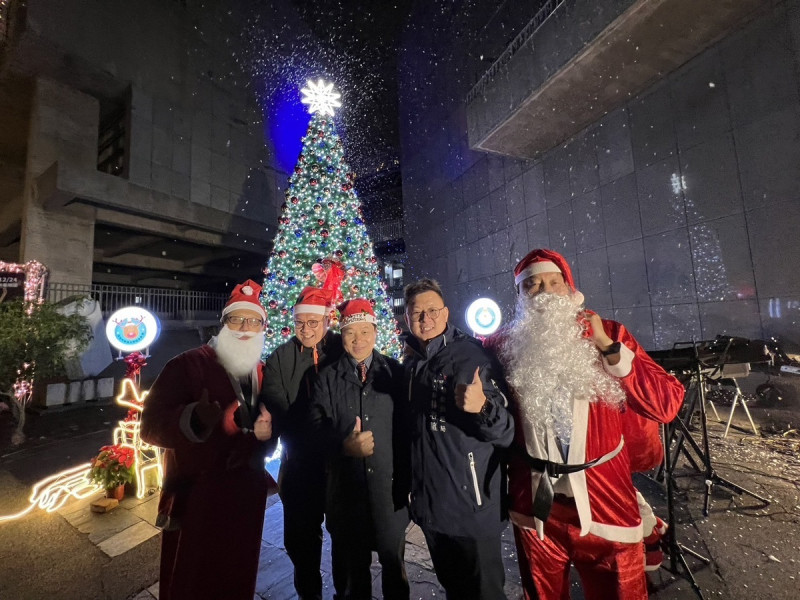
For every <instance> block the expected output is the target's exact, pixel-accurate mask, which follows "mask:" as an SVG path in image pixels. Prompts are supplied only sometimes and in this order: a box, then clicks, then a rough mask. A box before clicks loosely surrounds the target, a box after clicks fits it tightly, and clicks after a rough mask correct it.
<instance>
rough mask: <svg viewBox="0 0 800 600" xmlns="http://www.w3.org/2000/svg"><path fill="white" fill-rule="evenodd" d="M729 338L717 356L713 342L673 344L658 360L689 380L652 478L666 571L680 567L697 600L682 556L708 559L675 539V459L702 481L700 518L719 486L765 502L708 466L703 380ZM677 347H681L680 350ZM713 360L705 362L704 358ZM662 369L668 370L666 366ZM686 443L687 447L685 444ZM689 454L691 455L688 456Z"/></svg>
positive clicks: (718, 363) (722, 359)
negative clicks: (662, 515) (660, 505)
mask: <svg viewBox="0 0 800 600" xmlns="http://www.w3.org/2000/svg"><path fill="white" fill-rule="evenodd" d="M732 342H733V338H729V339H728V341H727V343H726V345H725V348H724V350H723V351H722V352H721V353H719V344H718V343H717V342H709V343H704V342H701V343H697V342H690V343H688V344H687V343H679V344H675V346H674V347H673V350H672V351H671V352H669V353H668V354H666V355H664V354H663V353H662V356H661V360H663V361H664V362H667V363H669V361H679V362H673V363H672V365H671V366H672V367H674V368H673V369H672V370H680V371H681V372H683V373H685V374H688V375H689V379H688V381H686V383H685V384H684V385H685V387H686V396H685V399H684V412H683V416H680V415H679V416H678V417H676V418H675V419H674V420H673V421H672V423H670V424H668V425H664V427H663V431H662V433H663V443H664V464H663V465H662V468H661V469H660V470H659V471H658V473H657V474H656V478H657V479H660V477H661V476H663V477H664V486H665V488H666V495H667V518H668V519H669V524H670V527H669V529H668V530H667V545H668V553H669V560H670V571H671V572H672V573H674V574H676V575H677V574H678V573H679V567H681V568H682V569H683V571H684V573H685V574H686V577H687V579H688V581H689V583H690V585H691V586H692V589H693V590H694V592H695V594H697V596H698V598H700V599H701V600H703V593H702V590H701V589H700V586H698V584H697V581H696V580H695V578H694V575H693V573H692V571H691V569H690V568H689V565H688V564H687V562H686V557H685V554H690V555H692V556H694V557H695V558H697V559H699V560H701V561H703V562H704V563H705V564H709V563H710V562H711V561H710V559H709V558H707V557H705V556H703V555H701V554H699V553H698V552H696V551H694V550H692V549H691V548H687V547H686V546H684V545H683V544H681V543H679V542H678V539H677V522H676V520H675V498H674V488H675V479H674V478H675V467H676V465H677V462H678V458H679V456H680V455H681V454H683V456H684V457H685V458H686V460H687V462H688V463H689V464H690V465H691V466H692V467H693V468H694V469H695V470H696V471H698V472H699V473H701V474H702V475H703V476H704V478H705V496H704V498H703V516H706V517H707V516H708V514H709V508H710V504H711V492H712V490H713V488H714V486H715V485H721V486H724V487H727V488H728V489H730V490H733V491H734V492H736V493H737V494H748V495H750V496H752V497H754V498H756V499H757V500H760V501H761V502H763V503H764V504H765V505H767V504H769V501H768V500H766V499H765V498H762V497H761V496H759V495H758V494H756V493H754V492H751V491H750V490H747V489H745V488H743V487H741V486H739V485H737V484H735V483H733V482H731V481H728V480H727V479H725V478H723V477H721V476H720V475H718V474H717V472H716V470H715V469H714V466H713V464H712V462H711V448H710V444H709V439H708V424H707V420H706V418H707V415H706V393H705V392H706V385H707V382H706V377H707V376H708V375H707V374H708V373H709V372H712V373H713V372H715V370H716V372H719V370H721V368H722V366H723V365H724V364H725V363H726V361H727V357H728V355H729V352H730V349H731V344H732ZM701 345H702V346H703V349H704V351H705V352H706V355H704V359H705V361H704V360H701V357H700V351H699V348H700V347H701ZM680 346H683V348H681V347H680ZM709 356H710V357H712V358H714V360H713V361H709V360H708V357H709ZM662 366H665V367H667V368H669V366H667V365H664V363H662ZM696 407H697V409H698V410H699V412H700V433H701V440H700V443H698V442H697V440H695V438H694V437H693V436H692V434H691V432H690V430H689V423H690V422H691V419H692V416H693V414H694V412H695V408H696ZM687 442H688V447H687V446H686V443H687ZM690 450H691V451H692V452H690Z"/></svg>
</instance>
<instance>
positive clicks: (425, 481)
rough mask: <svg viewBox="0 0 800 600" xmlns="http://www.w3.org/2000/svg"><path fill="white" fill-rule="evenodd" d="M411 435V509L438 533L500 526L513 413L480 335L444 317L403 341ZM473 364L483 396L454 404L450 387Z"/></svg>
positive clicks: (474, 533) (473, 533) (486, 531)
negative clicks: (428, 332)
mask: <svg viewBox="0 0 800 600" xmlns="http://www.w3.org/2000/svg"><path fill="white" fill-rule="evenodd" d="M406 357H407V358H406V362H405V367H406V369H407V377H408V378H409V383H408V386H409V413H410V423H409V431H410V436H411V440H410V442H411V516H412V518H413V519H414V521H415V522H416V523H417V524H418V525H420V527H422V528H424V529H430V530H433V531H436V532H439V533H442V534H445V535H452V536H464V537H471V538H481V537H489V536H492V535H496V534H497V533H499V532H500V531H501V530H502V528H503V527H504V524H505V520H506V518H507V515H506V508H507V507H506V484H505V468H504V461H505V450H506V448H508V446H510V444H511V442H512V440H513V438H514V421H513V419H512V417H511V415H510V413H509V412H508V410H507V409H506V399H505V396H504V395H503V394H502V393H501V391H500V389H499V388H498V387H497V385H496V384H495V381H498V382H499V381H500V373H499V367H498V366H497V363H496V362H495V361H493V360H492V358H491V356H490V355H489V354H488V353H487V352H486V351H485V350H484V349H483V347H482V345H481V343H480V342H479V341H478V340H476V339H475V338H473V337H472V336H469V335H467V334H465V333H464V332H462V331H460V330H458V329H456V328H454V327H452V326H450V325H448V327H447V329H446V330H445V332H444V333H443V334H442V335H440V336H438V337H437V338H434V339H433V340H431V341H430V342H428V344H427V346H426V347H425V348H424V349H422V348H421V345H420V344H419V342H418V341H417V340H416V339H415V338H413V337H409V339H408V340H407V341H406ZM476 367H480V368H481V369H480V378H481V381H482V382H483V393H484V395H485V396H486V404H485V406H484V408H483V410H482V411H481V412H480V413H478V414H472V413H467V412H464V411H463V410H461V409H459V408H458V407H457V406H456V404H455V387H456V385H457V384H459V383H466V384H468V383H471V382H472V379H473V376H474V373H475V368H476Z"/></svg>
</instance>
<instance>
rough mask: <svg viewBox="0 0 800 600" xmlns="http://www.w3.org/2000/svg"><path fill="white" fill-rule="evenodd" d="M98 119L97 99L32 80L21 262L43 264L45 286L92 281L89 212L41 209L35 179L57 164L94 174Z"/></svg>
mask: <svg viewBox="0 0 800 600" xmlns="http://www.w3.org/2000/svg"><path fill="white" fill-rule="evenodd" d="M99 114H100V106H99V102H98V100H97V99H96V98H93V97H92V96H88V95H86V94H83V93H81V92H78V91H77V90H74V89H72V88H69V87H67V86H64V85H62V84H60V83H56V82H54V81H51V80H48V79H43V78H39V79H37V81H36V83H35V86H34V92H33V99H32V106H31V119H30V130H29V133H28V158H27V163H26V171H25V190H24V196H23V203H24V205H23V214H22V235H21V248H20V257H21V260H22V261H23V262H25V261H29V260H38V261H39V262H41V263H42V264H44V265H45V266H46V267H47V268H48V269H49V270H50V281H57V282H63V283H75V284H87V285H88V284H90V283H91V282H92V262H93V254H94V211H93V209H89V208H86V207H78V208H73V207H65V208H61V209H53V210H50V209H46V208H45V207H44V206H43V205H42V202H41V199H40V198H39V194H38V190H37V186H36V178H37V177H38V176H39V175H41V174H42V173H43V172H44V171H46V170H47V169H48V168H49V167H50V166H51V165H52V164H53V163H55V162H57V161H64V162H67V163H69V164H70V165H71V166H72V167H73V168H78V169H80V170H81V171H83V170H85V171H86V172H87V173H94V171H95V170H96V169H97V136H98V125H99V123H98V121H99V118H100V117H99Z"/></svg>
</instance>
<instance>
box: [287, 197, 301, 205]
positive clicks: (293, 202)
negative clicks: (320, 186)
mask: <svg viewBox="0 0 800 600" xmlns="http://www.w3.org/2000/svg"><path fill="white" fill-rule="evenodd" d="M289 202H291V203H292V204H297V203H298V202H300V200H298V199H297V196H292V197H291V199H290V200H289Z"/></svg>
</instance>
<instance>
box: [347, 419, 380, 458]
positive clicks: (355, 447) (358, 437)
mask: <svg viewBox="0 0 800 600" xmlns="http://www.w3.org/2000/svg"><path fill="white" fill-rule="evenodd" d="M342 452H343V453H344V454H345V455H346V456H353V457H355V458H365V457H367V456H372V453H373V452H375V439H374V438H373V437H372V432H371V431H361V417H356V426H355V427H353V431H352V432H351V433H350V435H348V436H347V437H346V438H345V439H344V442H342Z"/></svg>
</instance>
